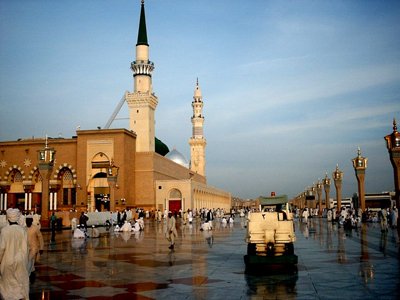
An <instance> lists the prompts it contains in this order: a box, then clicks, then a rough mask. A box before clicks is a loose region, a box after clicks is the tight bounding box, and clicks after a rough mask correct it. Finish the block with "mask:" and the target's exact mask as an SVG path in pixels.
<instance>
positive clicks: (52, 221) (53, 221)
mask: <svg viewBox="0 0 400 300" xmlns="http://www.w3.org/2000/svg"><path fill="white" fill-rule="evenodd" d="M56 223H57V217H56V215H55V214H54V212H53V213H52V214H51V217H50V229H51V238H50V240H51V242H53V243H54V242H55V241H56Z"/></svg>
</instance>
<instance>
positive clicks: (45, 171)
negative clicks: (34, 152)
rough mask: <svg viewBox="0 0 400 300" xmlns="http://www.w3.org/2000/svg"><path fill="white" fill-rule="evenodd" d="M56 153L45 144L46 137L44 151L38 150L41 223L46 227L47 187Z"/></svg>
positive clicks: (47, 210)
mask: <svg viewBox="0 0 400 300" xmlns="http://www.w3.org/2000/svg"><path fill="white" fill-rule="evenodd" d="M55 155H56V151H55V150H54V148H51V147H49V146H48V144H47V136H46V142H45V147H44V149H41V150H38V165H39V173H40V175H41V176H42V199H41V205H40V206H41V213H40V214H41V221H43V226H44V227H47V226H48V225H49V224H48V221H49V192H50V189H49V186H50V177H51V173H52V171H53V166H54V159H55Z"/></svg>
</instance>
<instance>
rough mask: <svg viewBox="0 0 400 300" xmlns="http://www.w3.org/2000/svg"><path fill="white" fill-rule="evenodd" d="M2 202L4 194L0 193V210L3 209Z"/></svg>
mask: <svg viewBox="0 0 400 300" xmlns="http://www.w3.org/2000/svg"><path fill="white" fill-rule="evenodd" d="M3 203H4V194H3V193H1V194H0V210H3Z"/></svg>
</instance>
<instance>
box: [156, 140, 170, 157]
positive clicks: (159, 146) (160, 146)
mask: <svg viewBox="0 0 400 300" xmlns="http://www.w3.org/2000/svg"><path fill="white" fill-rule="evenodd" d="M154 145H155V148H156V153H158V154H160V155H162V156H165V155H166V154H167V153H168V152H169V149H168V146H167V145H165V144H164V143H163V142H162V141H161V140H159V139H158V138H155V144H154Z"/></svg>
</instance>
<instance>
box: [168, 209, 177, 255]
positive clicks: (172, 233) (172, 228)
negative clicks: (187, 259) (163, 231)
mask: <svg viewBox="0 0 400 300" xmlns="http://www.w3.org/2000/svg"><path fill="white" fill-rule="evenodd" d="M177 236H178V232H177V231H176V220H175V217H174V215H173V214H172V212H169V213H168V220H167V240H168V241H169V243H170V245H169V247H168V248H169V249H171V250H172V249H174V246H175V237H177Z"/></svg>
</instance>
